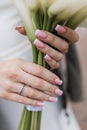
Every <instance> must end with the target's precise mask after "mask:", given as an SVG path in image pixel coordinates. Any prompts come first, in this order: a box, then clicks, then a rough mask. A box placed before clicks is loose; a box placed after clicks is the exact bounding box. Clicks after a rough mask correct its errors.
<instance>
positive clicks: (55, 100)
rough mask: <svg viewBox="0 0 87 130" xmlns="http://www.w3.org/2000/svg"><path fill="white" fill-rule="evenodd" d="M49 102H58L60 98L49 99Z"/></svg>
mask: <svg viewBox="0 0 87 130" xmlns="http://www.w3.org/2000/svg"><path fill="white" fill-rule="evenodd" d="M49 101H51V102H57V101H58V98H56V97H49Z"/></svg>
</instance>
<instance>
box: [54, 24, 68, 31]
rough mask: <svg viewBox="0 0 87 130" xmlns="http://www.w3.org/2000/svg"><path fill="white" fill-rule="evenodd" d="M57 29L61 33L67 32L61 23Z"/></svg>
mask: <svg viewBox="0 0 87 130" xmlns="http://www.w3.org/2000/svg"><path fill="white" fill-rule="evenodd" d="M55 30H56V31H57V32H59V33H65V32H66V29H65V28H64V27H63V26H61V25H59V24H58V25H57V26H56V28H55Z"/></svg>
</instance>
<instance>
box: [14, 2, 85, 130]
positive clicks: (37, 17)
mask: <svg viewBox="0 0 87 130" xmlns="http://www.w3.org/2000/svg"><path fill="white" fill-rule="evenodd" d="M13 1H14V4H15V6H16V7H17V9H18V11H19V14H20V16H21V18H22V21H23V23H24V26H25V29H26V33H27V36H28V38H29V41H30V42H31V45H32V51H33V62H34V63H36V64H39V65H41V66H44V67H45V68H49V66H48V64H47V63H46V62H45V60H44V54H42V53H41V52H40V51H38V50H37V48H36V47H35V45H34V44H33V43H34V40H35V39H36V36H35V31H36V30H37V29H40V30H47V31H49V32H51V33H55V32H54V28H55V27H56V25H57V24H60V25H65V26H68V27H70V28H72V29H75V28H76V27H77V26H78V25H79V24H80V23H81V22H82V21H83V20H84V19H85V18H86V17H87V0H13ZM41 110H42V108H37V107H32V106H25V107H24V110H23V114H22V118H21V122H20V126H19V130H40V123H41V113H42V112H41Z"/></svg>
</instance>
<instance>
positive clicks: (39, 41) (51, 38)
mask: <svg viewBox="0 0 87 130" xmlns="http://www.w3.org/2000/svg"><path fill="white" fill-rule="evenodd" d="M16 30H18V31H19V32H20V33H21V34H23V35H26V31H25V29H24V27H16ZM55 30H56V31H57V33H58V34H59V35H60V36H62V37H63V38H64V39H66V40H64V39H62V38H60V37H58V36H55V35H53V34H52V33H49V32H47V31H44V30H36V32H35V35H36V37H37V38H36V40H35V41H34V44H35V45H36V47H37V48H38V49H39V50H40V51H41V52H43V53H44V54H45V60H46V62H47V63H48V64H49V65H50V67H51V68H52V69H53V68H58V66H59V61H61V60H62V58H63V56H64V54H65V53H67V52H68V48H69V45H70V43H75V42H77V41H78V39H79V37H78V34H77V32H76V31H74V30H72V29H70V28H68V27H66V26H60V25H57V27H56V28H55ZM51 46H52V47H53V48H55V49H53V48H52V47H51Z"/></svg>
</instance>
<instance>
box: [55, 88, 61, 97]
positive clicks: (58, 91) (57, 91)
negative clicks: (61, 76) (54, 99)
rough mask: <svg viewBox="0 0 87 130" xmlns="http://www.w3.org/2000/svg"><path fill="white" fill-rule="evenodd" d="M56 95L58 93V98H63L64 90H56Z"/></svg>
mask: <svg viewBox="0 0 87 130" xmlns="http://www.w3.org/2000/svg"><path fill="white" fill-rule="evenodd" d="M55 93H56V94H57V95H58V96H62V95H63V91H62V90H59V89H56V91H55Z"/></svg>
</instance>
